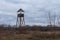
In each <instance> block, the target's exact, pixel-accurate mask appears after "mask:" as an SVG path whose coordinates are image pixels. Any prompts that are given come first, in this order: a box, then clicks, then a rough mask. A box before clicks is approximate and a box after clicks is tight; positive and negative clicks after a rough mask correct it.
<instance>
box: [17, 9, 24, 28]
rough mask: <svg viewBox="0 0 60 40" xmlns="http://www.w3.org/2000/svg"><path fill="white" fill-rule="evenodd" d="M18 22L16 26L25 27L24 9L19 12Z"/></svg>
mask: <svg viewBox="0 0 60 40" xmlns="http://www.w3.org/2000/svg"><path fill="white" fill-rule="evenodd" d="M17 13H18V14H17V22H16V25H17V26H19V27H22V26H24V25H25V20H24V10H23V9H21V8H20V9H19V10H18V11H17Z"/></svg>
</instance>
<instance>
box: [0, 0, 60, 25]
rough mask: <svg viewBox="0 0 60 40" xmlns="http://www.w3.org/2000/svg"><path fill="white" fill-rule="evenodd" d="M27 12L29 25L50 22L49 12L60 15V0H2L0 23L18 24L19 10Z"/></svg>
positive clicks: (0, 3)
mask: <svg viewBox="0 0 60 40" xmlns="http://www.w3.org/2000/svg"><path fill="white" fill-rule="evenodd" d="M20 8H22V9H23V10H24V11H25V12H24V14H25V22H26V24H29V25H35V24H36V25H46V24H48V12H49V11H50V13H51V15H52V16H53V15H55V14H56V15H57V16H59V15H60V0H0V24H13V25H14V24H16V18H17V17H16V16H17V10H18V9H20Z"/></svg>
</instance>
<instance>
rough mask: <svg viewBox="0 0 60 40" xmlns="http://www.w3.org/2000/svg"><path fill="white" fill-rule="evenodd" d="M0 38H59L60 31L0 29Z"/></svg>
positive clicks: (51, 39) (1, 39) (34, 39)
mask: <svg viewBox="0 0 60 40" xmlns="http://www.w3.org/2000/svg"><path fill="white" fill-rule="evenodd" d="M0 40H60V31H38V30H35V29H34V31H32V30H25V29H24V30H23V29H21V30H13V29H0Z"/></svg>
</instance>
